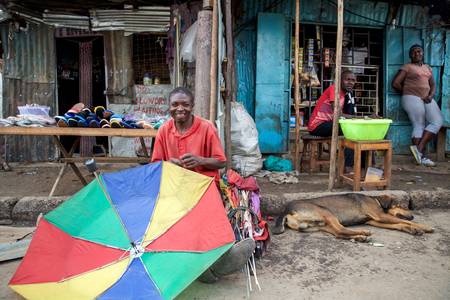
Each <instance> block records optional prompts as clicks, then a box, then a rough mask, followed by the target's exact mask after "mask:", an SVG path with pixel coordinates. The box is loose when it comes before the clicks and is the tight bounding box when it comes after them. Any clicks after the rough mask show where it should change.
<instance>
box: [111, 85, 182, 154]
mask: <svg viewBox="0 0 450 300" xmlns="http://www.w3.org/2000/svg"><path fill="white" fill-rule="evenodd" d="M172 89H173V87H172V85H165V84H164V85H162V84H161V85H149V86H146V85H135V86H134V92H135V97H136V99H135V100H136V101H135V103H136V104H110V105H109V106H108V109H110V110H112V111H114V112H115V113H118V114H123V115H127V114H129V115H132V114H134V115H137V116H141V117H143V118H144V119H145V120H147V121H150V120H158V119H160V118H161V117H164V116H166V115H167V111H168V108H169V99H168V97H169V93H170V92H171V91H172ZM144 140H145V145H146V148H147V152H148V153H149V154H150V153H151V151H152V149H150V145H151V140H152V139H151V138H145V139H144ZM130 141H133V142H132V143H130ZM137 153H142V146H141V143H140V141H139V138H135V139H134V140H133V139H129V138H121V137H112V138H111V155H112V156H123V157H136V156H137Z"/></svg>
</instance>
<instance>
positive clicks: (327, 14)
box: [235, 0, 389, 117]
mask: <svg viewBox="0 0 450 300" xmlns="http://www.w3.org/2000/svg"><path fill="white" fill-rule="evenodd" d="M294 5H295V1H293V0H263V1H257V0H244V1H241V7H240V12H241V15H240V16H239V19H238V20H237V21H236V28H235V48H236V70H237V82H238V91H237V100H238V101H239V102H241V103H243V105H244V106H245V108H246V109H247V110H248V112H249V113H250V114H251V115H252V116H253V117H254V116H255V114H254V111H255V103H254V101H255V66H256V17H257V15H258V13H260V12H273V13H282V14H285V15H287V16H289V17H292V12H293V11H294ZM345 9H346V11H345V13H344V19H345V21H344V24H345V25H346V26H349V25H350V26H367V27H377V28H384V26H385V22H386V18H387V14H388V11H389V4H388V3H387V2H376V1H361V0H349V1H345ZM300 14H301V17H300V20H301V22H302V23H314V24H336V20H337V18H336V1H335V0H317V1H310V0H301V1H300Z"/></svg>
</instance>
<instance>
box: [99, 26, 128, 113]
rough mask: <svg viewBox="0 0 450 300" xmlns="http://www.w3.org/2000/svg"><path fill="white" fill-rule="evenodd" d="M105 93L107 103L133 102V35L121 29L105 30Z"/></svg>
mask: <svg viewBox="0 0 450 300" xmlns="http://www.w3.org/2000/svg"><path fill="white" fill-rule="evenodd" d="M103 35H104V43H105V64H106V71H107V88H106V95H107V96H108V101H109V103H116V104H118V103H120V104H132V103H133V85H134V80H133V44H132V43H133V37H132V36H131V35H130V36H124V32H123V31H105V32H104V33H103Z"/></svg>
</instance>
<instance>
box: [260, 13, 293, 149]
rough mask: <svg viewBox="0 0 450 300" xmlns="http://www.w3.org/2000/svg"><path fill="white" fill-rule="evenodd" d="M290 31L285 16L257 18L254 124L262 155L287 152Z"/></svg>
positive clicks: (264, 15)
mask: <svg viewBox="0 0 450 300" xmlns="http://www.w3.org/2000/svg"><path fill="white" fill-rule="evenodd" d="M290 31H291V30H290V22H289V20H288V19H287V18H286V16H284V15H282V14H274V13H260V14H258V27H257V38H256V88H255V121H256V126H257V128H258V134H259V148H260V149H261V152H262V153H285V152H288V150H289V149H288V148H289V108H290V80H289V79H290V46H289V45H290Z"/></svg>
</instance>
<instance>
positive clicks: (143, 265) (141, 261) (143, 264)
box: [139, 256, 162, 296]
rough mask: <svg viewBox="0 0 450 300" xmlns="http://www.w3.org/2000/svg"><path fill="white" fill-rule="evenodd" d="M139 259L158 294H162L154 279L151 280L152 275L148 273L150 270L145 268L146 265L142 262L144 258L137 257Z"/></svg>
mask: <svg viewBox="0 0 450 300" xmlns="http://www.w3.org/2000/svg"><path fill="white" fill-rule="evenodd" d="M139 260H140V261H141V264H142V266H143V267H144V270H145V273H147V275H148V278H150V280H151V281H152V282H153V284H154V286H155V287H156V288H157V289H158V292H159V294H160V295H161V296H162V291H161V289H160V288H159V286H158V285H157V284H156V282H155V280H153V277H152V276H151V275H150V272H149V271H148V270H147V266H146V265H145V263H144V260H143V259H142V256H140V257H139Z"/></svg>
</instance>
